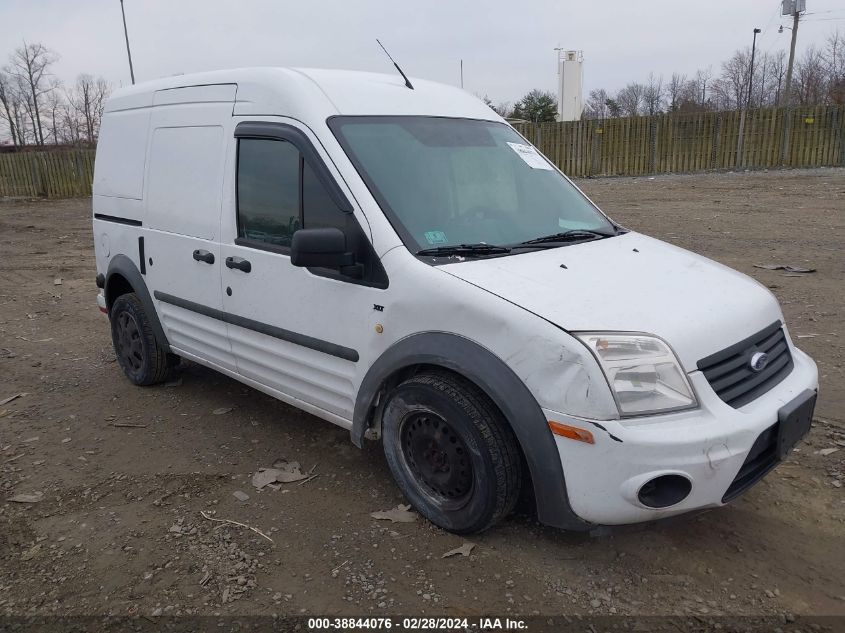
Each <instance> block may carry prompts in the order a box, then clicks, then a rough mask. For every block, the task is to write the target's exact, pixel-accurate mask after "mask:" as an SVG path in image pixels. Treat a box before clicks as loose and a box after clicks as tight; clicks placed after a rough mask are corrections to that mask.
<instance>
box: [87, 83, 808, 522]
mask: <svg viewBox="0 0 845 633" xmlns="http://www.w3.org/2000/svg"><path fill="white" fill-rule="evenodd" d="M93 205H94V220H93V224H94V236H95V244H96V258H97V270H98V273H99V274H98V276H97V283H98V285H99V287H100V288H101V289H102V290H101V292H100V295H99V306H100V309H101V310H102V311H103V312H105V313H106V314H108V317H109V320H110V323H111V331H112V338H113V341H114V348H115V352H116V354H117V357H118V360H119V362H120V366H121V367H122V369H123V371H124V373H125V374H126V376H127V377H128V378H129V379H130V380H131V381H132V382H133V383H135V384H138V385H151V384H154V383H156V382H159V381H161V380H162V379H164V377H165V375H166V374H167V372H168V370H169V368H170V367H171V366H172V365H173V364H174V363H175V362H177V361H178V359H179V357H182V358H186V359H190V360H192V361H194V362H196V363H200V364H203V365H206V366H208V367H211V368H213V369H215V370H217V371H220V372H222V373H224V374H226V375H228V376H231V377H232V378H235V379H236V380H239V381H241V382H243V383H245V384H247V385H250V386H252V387H254V388H256V389H258V390H260V391H263V392H265V393H268V394H270V395H272V396H274V397H276V398H278V399H279V400H282V401H284V402H287V403H289V404H292V405H294V406H296V407H299V408H301V409H303V410H305V411H308V412H310V413H312V414H314V415H315V416H317V417H319V418H323V419H324V420H328V421H330V422H333V423H335V424H337V425H340V426H342V427H344V428H346V429H349V431H350V433H351V439H352V442H354V443H355V444H356V445H358V446H362V445H363V443H364V442H365V441H366V440H373V441H380V442H381V443H382V445H383V447H384V452H385V455H386V457H387V462H388V464H389V466H390V469H391V471H392V473H393V475H394V477H395V479H396V482H397V484H398V485H399V487H400V489H401V490H402V492H403V494H404V495H405V496H406V497H407V499H408V501H409V502H410V503H411V504H412V505H413V506H414V508H416V509H417V510H418V511H419V512H420V513H422V514H423V515H425V516H426V517H428V518H429V519H430V520H431V521H433V522H434V523H436V524H437V525H439V526H442V527H443V528H445V529H447V530H451V531H454V532H459V533H469V532H475V531H479V530H483V529H485V528H487V527H489V526H491V525H493V524H494V523H495V522H496V521H498V520H500V519H501V518H503V517H504V516H506V515H507V514H508V513H509V512H510V511H511V510H512V509H513V507H514V504H515V503H516V501H517V498H518V497H519V495H520V493H521V492H523V491H530V492H533V499H534V502H535V504H536V509H537V514H538V517H539V519H540V520H541V521H543V522H544V523H547V524H549V525H553V526H558V527H561V528H565V529H571V530H584V529H590V528H591V527H594V526H597V525H616V524H625V523H633V522H639V521H648V520H652V519H657V518H661V517H666V516H669V515H675V514H679V513H683V512H688V511H691V510H700V509H703V508H710V507H715V506H720V505H723V504H725V503H727V502H728V501H730V500H731V499H733V498H735V497H736V496H737V495H739V494H740V493H742V492H744V491H745V490H747V489H748V488H749V487H750V486H751V485H753V484H754V483H755V482H757V481H758V480H759V479H760V478H761V477H762V476H763V475H765V474H766V473H767V472H768V471H769V470H770V469H771V468H773V467H774V466H775V465H776V464H777V463H778V462H779V461H780V460H781V459H783V458H784V456H785V455H786V454H787V453H788V452H789V450H790V449H791V447H792V446H793V445H794V444H795V443H796V442H797V441H798V440H799V439H800V438H802V437H803V436H804V434H805V433H806V432H807V431H808V429H809V428H810V422H811V419H812V414H813V407H814V404H815V400H816V392H817V386H818V376H817V370H816V366H815V364H814V363H813V361H812V360H811V359H810V358H809V357H808V356H807V355H805V354H804V353H802V352H801V351H800V350H798V349H796V348H795V346H794V345H793V344H792V341H791V339H790V337H789V334H788V332H787V329H786V326H785V325H784V323H783V316H782V314H781V310H780V308H779V306H778V304H777V302H776V300H775V299H774V297H773V296H772V294H771V293H770V292H769V291H768V290H766V289H765V288H764V287H763V286H761V285H760V284H758V283H757V282H755V281H753V280H752V279H750V278H748V277H746V276H745V275H742V274H740V273H737V272H735V271H733V270H730V269H728V268H726V267H724V266H721V265H719V264H717V263H714V262H712V261H709V260H707V259H705V258H703V257H699V256H698V255H695V254H693V253H689V252H686V251H684V250H681V249H680V248H676V247H674V246H671V245H669V244H665V243H663V242H660V241H658V240H655V239H652V238H649V237H646V236H645V235H641V234H638V233H636V232H634V231H629V230H626V229H624V228H622V227H621V226H619V225H618V224H616V223H614V222H613V221H612V220H610V219H609V218H607V217H606V216H605V215H603V214H602V212H601V211H600V210H599V209H598V208H597V207H596V206H595V205H594V204H592V203H591V202H590V201H589V200H588V199H587V198H586V197H585V196H584V195H583V194H582V193H581V192H580V191H579V190H578V189H577V188H576V187H575V186H574V185H573V184H572V183H571V182H570V181H569V180H568V179H567V178H566V177H565V176H564V175H563V174H562V173H561V172H560V171H558V170H557V169H556V168H555V167H554V165H553V164H551V163H550V162H549V161H547V160H546V159H545V158H544V157H543V156H542V155H541V154H539V153H538V152H537V151H536V150H535V149H534V148H533V147H532V146H531V145H530V144H529V143H528V142H527V141H526V140H525V139H524V138H523V137H521V136H520V135H519V134H518V133H517V132H516V131H515V130H513V129H512V128H511V127H510V126H509V125H508V124H507V123H506V122H505V121H503V120H502V119H501V118H500V117H499V116H497V115H496V114H495V113H494V112H493V111H492V110H490V109H489V108H488V107H486V106H485V105H484V104H483V103H482V102H481V101H479V100H478V99H476V98H474V97H472V96H470V95H469V94H467V93H465V92H463V91H461V90H458V89H455V88H452V87H449V86H444V85H439V84H435V83H431V82H427V81H422V80H418V79H413V80H412V82H408V83H406V82H405V81H403V79H402V78H400V77H398V76H396V77H394V76H388V75H378V74H367V73H359V72H341V71H326V70H297V69H285V68H261V69H244V70H232V71H225V72H214V73H207V74H198V75H193V76H180V77H173V78H170V79H163V80H160V81H155V82H151V83H147V84H141V85H137V86H134V87H131V88H126V89H122V90H119V91H117V92H116V93H115V95H114V96H113V97H112V98H111V99H110V100H109V101H108V104H107V106H106V111H105V115H104V116H103V123H102V131H101V134H100V141H99V147H98V149H97V161H96V170H95V175H94V202H93ZM320 432H321V428H320V424H319V423H317V422H316V421H315V424H314V433H320Z"/></svg>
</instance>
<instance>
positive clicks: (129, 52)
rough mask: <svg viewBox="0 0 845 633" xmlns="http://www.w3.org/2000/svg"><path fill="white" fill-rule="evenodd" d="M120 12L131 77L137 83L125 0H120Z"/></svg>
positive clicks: (133, 82) (133, 83)
mask: <svg viewBox="0 0 845 633" xmlns="http://www.w3.org/2000/svg"><path fill="white" fill-rule="evenodd" d="M120 14H121V15H122V16H123V36H124V37H125V38H126V55H127V57H129V77H131V79H132V85H133V86H134V85H135V71H134V70H133V69H132V51H130V50H129V31H127V30H126V12H125V11H124V10H123V0H120Z"/></svg>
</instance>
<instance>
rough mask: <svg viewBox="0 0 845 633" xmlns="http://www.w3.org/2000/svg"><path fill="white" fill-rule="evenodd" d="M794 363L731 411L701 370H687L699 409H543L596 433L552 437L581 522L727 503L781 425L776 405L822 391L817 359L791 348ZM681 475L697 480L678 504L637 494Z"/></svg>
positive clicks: (615, 521)
mask: <svg viewBox="0 0 845 633" xmlns="http://www.w3.org/2000/svg"><path fill="white" fill-rule="evenodd" d="M791 352H792V356H793V362H794V368H793V370H792V372H791V373H790V374H789V376H787V377H786V378H785V379H784V380H783V381H782V382H781V383H780V384H778V385H777V386H776V387H774V388H773V389H772V390H770V391H769V392H767V393H765V394H764V395H762V396H760V397H759V398H757V399H756V400H754V401H752V402H750V403H748V404H747V405H745V406H743V407H741V408H739V409H733V408H731V407H730V406H728V405H727V404H725V403H724V402H722V401H721V400H720V399H719V398H718V396H716V394H715V393H714V392H713V390H712V389H711V387H710V385H709V384H708V383H707V380H706V379H705V378H704V376H703V375H702V374H701V372H698V371H696V372H693V373H691V374H690V375H689V378H690V381H691V383H692V385H693V387H694V389H695V390H696V393H697V395H698V399H699V404H700V408H698V409H695V410H692V411H684V412H679V413H675V414H667V415H657V416H650V417H643V418H634V419H629V420H626V421H625V422H624V423H622V422H620V421H619V420H610V421H607V420H601V421H590V420H583V419H579V418H573V417H571V416H566V415H563V414H560V413H558V412H556V411H551V410H548V409H544V411H543V412H544V413H545V415H546V419H548V420H553V421H557V422H562V423H564V424H569V425H572V426H577V427H580V428H584V429H588V430H590V431H591V432H592V434H593V437H594V439H595V444H587V443H584V442H578V441H573V440H570V439H566V438H563V437H559V436H554V437H555V441H556V443H557V448H558V452H559V454H560V459H561V462H562V464H563V472H564V476H565V478H566V488H567V494H568V496H569V503H570V505H571V507H572V510H573V511H574V512H575V514H577V515H578V516H579V517H580V518H581V519H583V520H584V521H589V522H590V523H594V524H598V525H623V524H627V523H639V522H643V521H653V520H655V519H660V518H664V517H669V516H673V515H677V514H681V513H684V512H691V511H694V510H702V509H705V508H711V507H716V506H720V505H724V503H723V501H722V499H723V497H724V495H725V493H726V491H727V490H728V488H729V487H730V485H731V483H732V482H733V481H734V479H735V478H736V476H737V474H738V473H739V471H740V468H741V467H742V465H743V463H744V462H745V460H746V457H747V456H748V453H749V451H750V450H751V448H752V446H753V445H754V442H755V441H756V440H757V438H758V437H759V436H760V434H761V433H763V432H764V431H765V430H766V429H768V428H769V427H771V426H772V425H774V424H775V423H777V421H778V411H779V410H780V409H781V408H782V407H783V406H784V405H786V404H787V403H789V402H790V401H792V400H793V399H794V398H796V397H797V396H798V395H799V394H801V393H802V392H804V391H806V390H807V389H811V390H817V389H818V370H817V369H816V364H815V363H814V362H813V360H812V359H811V358H810V357H809V356H807V355H806V354H804V353H803V352H801V351H800V350H798V349H796V348H795V347H792V348H791ZM669 474H677V475H681V476H682V477H686V478H687V479H689V481H690V482H691V483H692V489H691V490H690V492H689V494H688V495H687V496H686V497H685V498H684V499H683V500H682V501H680V502H679V503H677V504H675V505H673V506H670V507H667V508H661V509H654V508H649V507H647V506H645V505H643V504H642V503H640V501H639V500H638V497H637V495H638V492H639V490H640V488H641V487H642V485H643V484H645V483H646V482H648V481H650V480H652V479H653V478H655V477H658V476H661V475H669Z"/></svg>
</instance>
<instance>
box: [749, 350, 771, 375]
mask: <svg viewBox="0 0 845 633" xmlns="http://www.w3.org/2000/svg"><path fill="white" fill-rule="evenodd" d="M768 364H769V355H768V354H766V353H765V352H756V353H755V354H754V355H753V356H752V357H751V362H750V363H749V365H750V366H751V369H752V370H753V371H763V370H764V369H765V368H766V365H768Z"/></svg>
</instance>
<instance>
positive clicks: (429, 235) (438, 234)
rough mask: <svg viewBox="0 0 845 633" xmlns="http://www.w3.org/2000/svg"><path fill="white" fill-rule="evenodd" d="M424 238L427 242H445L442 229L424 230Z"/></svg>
mask: <svg viewBox="0 0 845 633" xmlns="http://www.w3.org/2000/svg"><path fill="white" fill-rule="evenodd" d="M425 240H426V242H428V243H429V244H445V243H446V241H447V240H446V234H445V233H444V232H443V231H426V232H425Z"/></svg>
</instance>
